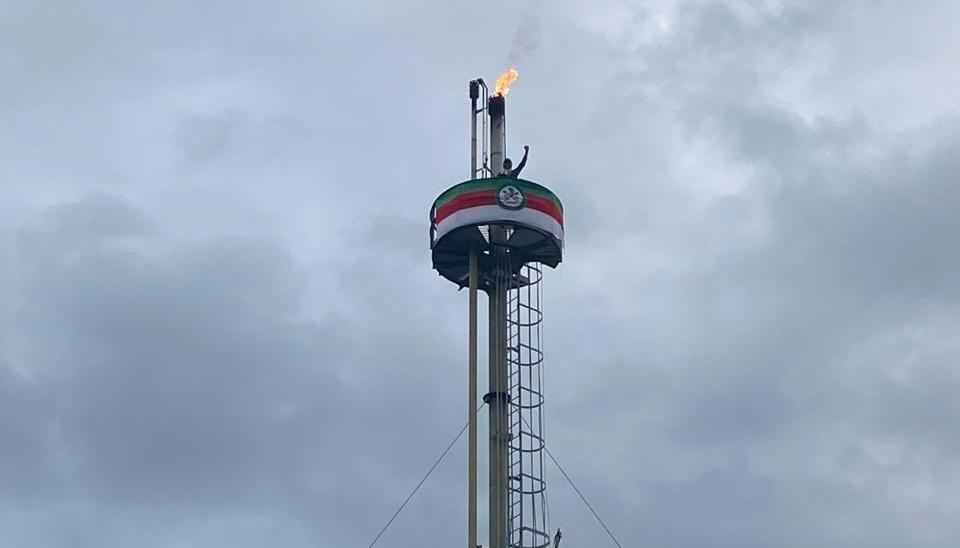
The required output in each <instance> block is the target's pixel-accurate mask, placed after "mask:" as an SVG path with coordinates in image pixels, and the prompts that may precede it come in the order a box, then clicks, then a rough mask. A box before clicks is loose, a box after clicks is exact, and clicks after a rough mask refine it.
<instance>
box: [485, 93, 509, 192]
mask: <svg viewBox="0 0 960 548" xmlns="http://www.w3.org/2000/svg"><path fill="white" fill-rule="evenodd" d="M506 111H507V106H506V99H504V97H503V96H502V95H494V96H493V97H490V98H489V99H488V100H487V112H488V113H489V114H490V170H491V171H492V172H493V175H494V176H495V177H496V176H497V175H500V174H502V173H503V161H504V160H505V159H506V158H507V151H506V147H507V112H506Z"/></svg>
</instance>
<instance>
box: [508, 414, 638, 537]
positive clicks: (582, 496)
mask: <svg viewBox="0 0 960 548" xmlns="http://www.w3.org/2000/svg"><path fill="white" fill-rule="evenodd" d="M524 422H526V420H524ZM527 426H528V427H529V423H528V424H527ZM543 450H544V451H546V452H547V456H548V457H550V460H551V461H553V464H554V466H556V467H557V470H559V471H560V474H562V475H563V477H564V479H566V480H567V483H569V484H570V487H573V490H574V491H576V492H577V495H579V496H580V500H582V501H583V504H585V505H586V506H587V508H588V509H589V510H590V513H592V514H593V517H595V518H597V522H598V523H599V524H600V526H601V527H603V530H604V531H606V532H607V536H609V537H610V540H612V541H613V543H614V544H616V545H617V547H618V548H623V545H622V544H620V541H619V540H617V537H615V536H614V535H613V533H612V532H611V531H610V528H609V527H607V524H606V523H604V522H603V520H602V519H600V514H597V511H596V510H594V509H593V505H591V504H590V501H588V500H587V497H585V496H584V495H583V492H582V491H580V489H579V488H578V487H577V485H576V484H575V483H573V480H572V479H570V476H569V475H567V472H566V470H564V469H563V467H562V466H560V463H559V462H557V458H556V457H554V456H553V453H551V452H550V448H548V447H547V446H546V444H544V446H543Z"/></svg>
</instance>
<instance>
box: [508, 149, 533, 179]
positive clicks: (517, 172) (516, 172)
mask: <svg viewBox="0 0 960 548" xmlns="http://www.w3.org/2000/svg"><path fill="white" fill-rule="evenodd" d="M529 153H530V147H529V146H527V145H523V159H522V160H520V163H519V164H517V167H516V169H514V170H513V172H512V173H511V175H512V176H514V177H517V176H519V175H520V172H521V171H523V166H525V165H527V154H529Z"/></svg>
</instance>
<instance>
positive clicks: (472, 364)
mask: <svg viewBox="0 0 960 548" xmlns="http://www.w3.org/2000/svg"><path fill="white" fill-rule="evenodd" d="M479 97H480V83H479V81H477V80H473V81H471V82H470V178H471V179H473V178H474V177H476V176H477V99H478V98H479ZM469 268H470V270H469V276H470V280H469V285H470V320H469V324H470V327H469V329H470V335H469V337H470V342H469V350H468V351H469V353H470V356H469V372H468V375H469V380H468V383H469V389H468V395H467V413H469V415H468V417H469V418H468V420H469V424H470V428H469V432H468V435H467V443H468V450H467V548H477V285H478V278H479V276H480V273H479V268H478V266H477V248H476V247H473V248H471V249H470V265H469Z"/></svg>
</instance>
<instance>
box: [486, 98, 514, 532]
mask: <svg viewBox="0 0 960 548" xmlns="http://www.w3.org/2000/svg"><path fill="white" fill-rule="evenodd" d="M505 103H506V102H505V100H504V98H503V96H502V95H494V96H493V97H490V98H489V99H488V102H487V111H488V112H489V114H490V169H491V170H492V171H493V173H494V175H500V174H501V173H502V172H503V160H504V158H505V157H506V150H505V148H506V140H507V139H506V137H507V136H506V105H505ZM506 233H507V231H506V229H505V227H503V226H500V225H490V244H491V245H492V249H491V255H492V258H493V260H494V264H495V266H494V269H493V272H492V279H491V284H490V288H489V290H488V291H487V298H488V300H489V304H490V312H489V318H488V320H489V323H490V331H489V333H490V335H489V337H490V340H489V345H490V355H489V360H490V363H489V382H490V388H489V390H490V391H489V393H488V394H487V395H486V396H485V397H484V401H485V402H487V405H488V408H489V421H490V441H489V443H490V458H489V474H490V475H489V520H490V538H489V540H488V542H489V543H490V548H506V543H507V520H508V516H507V464H508V461H507V457H508V455H507V450H508V443H509V426H508V423H507V421H508V402H507V398H508V395H507V394H508V389H509V387H508V385H507V340H506V339H507V287H508V284H509V280H510V276H511V273H512V269H511V268H510V265H509V264H508V263H509V261H510V257H509V256H508V254H507V253H506V246H505V244H506V239H507V234H506Z"/></svg>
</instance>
